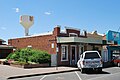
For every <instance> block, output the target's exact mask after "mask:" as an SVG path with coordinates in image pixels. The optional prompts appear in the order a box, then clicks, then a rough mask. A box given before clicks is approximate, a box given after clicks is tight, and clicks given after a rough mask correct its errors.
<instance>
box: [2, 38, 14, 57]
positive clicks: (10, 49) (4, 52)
mask: <svg viewBox="0 0 120 80" xmlns="http://www.w3.org/2000/svg"><path fill="white" fill-rule="evenodd" d="M4 42H5V41H4V40H2V39H0V59H3V58H6V57H7V56H8V55H9V54H10V53H11V52H13V47H12V46H8V45H6V44H4Z"/></svg>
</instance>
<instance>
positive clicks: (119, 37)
mask: <svg viewBox="0 0 120 80" xmlns="http://www.w3.org/2000/svg"><path fill="white" fill-rule="evenodd" d="M106 39H107V40H108V41H120V33H119V32H115V31H111V30H109V31H108V33H107V34H106Z"/></svg>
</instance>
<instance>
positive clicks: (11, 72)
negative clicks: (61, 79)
mask: <svg viewBox="0 0 120 80" xmlns="http://www.w3.org/2000/svg"><path fill="white" fill-rule="evenodd" d="M76 70H78V69H77V68H75V67H57V68H56V67H45V68H30V69H23V68H17V67H11V66H8V65H0V80H5V79H13V78H21V77H29V76H38V75H47V74H55V73H63V72H70V71H76ZM2 78H3V79H2Z"/></svg>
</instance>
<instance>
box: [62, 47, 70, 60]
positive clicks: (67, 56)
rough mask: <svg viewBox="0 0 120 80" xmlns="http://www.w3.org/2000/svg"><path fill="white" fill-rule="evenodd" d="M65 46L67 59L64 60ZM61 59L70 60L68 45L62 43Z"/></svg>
mask: <svg viewBox="0 0 120 80" xmlns="http://www.w3.org/2000/svg"><path fill="white" fill-rule="evenodd" d="M63 47H66V50H65V48H64V50H65V51H66V59H65V60H63V54H64V53H63V50H62V49H63ZM61 61H68V45H61Z"/></svg>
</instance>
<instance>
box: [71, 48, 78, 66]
mask: <svg viewBox="0 0 120 80" xmlns="http://www.w3.org/2000/svg"><path fill="white" fill-rule="evenodd" d="M76 64H77V55H76V46H71V55H70V65H71V66H75V65H76Z"/></svg>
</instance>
